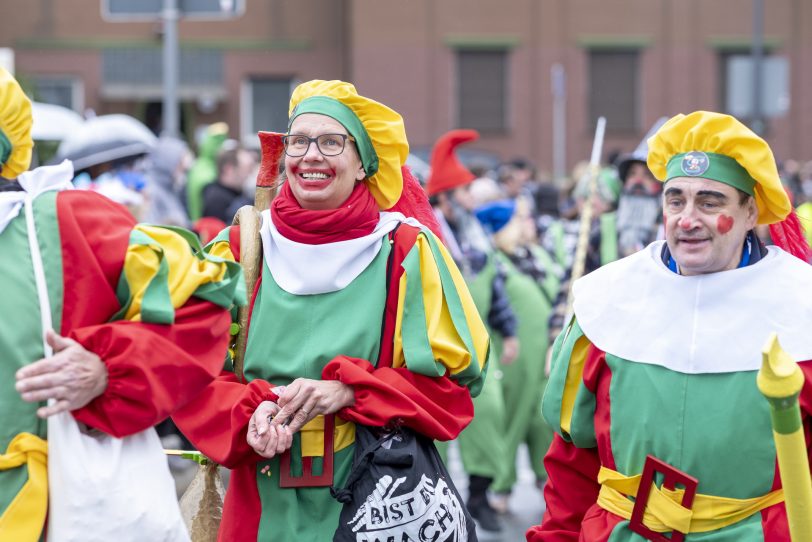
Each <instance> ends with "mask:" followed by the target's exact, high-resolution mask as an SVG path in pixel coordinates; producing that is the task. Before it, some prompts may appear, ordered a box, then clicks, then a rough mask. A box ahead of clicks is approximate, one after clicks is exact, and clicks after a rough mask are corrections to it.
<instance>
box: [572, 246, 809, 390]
mask: <svg viewBox="0 0 812 542" xmlns="http://www.w3.org/2000/svg"><path fill="white" fill-rule="evenodd" d="M664 243H665V241H655V242H654V243H652V244H650V245H649V246H648V247H646V248H645V249H643V250H641V251H640V252H638V253H636V254H633V255H632V256H629V257H627V258H623V259H622V260H619V261H617V262H613V263H611V264H609V265H606V266H604V267H601V268H600V269H598V270H596V271H593V272H592V273H590V274H589V275H586V276H585V277H583V278H581V279H580V280H578V281H576V282H575V284H574V292H573V293H574V295H575V302H574V305H573V308H574V311H575V315H576V318H577V319H578V324H579V325H580V327H581V329H582V330H583V331H584V333H585V334H586V336H587V337H588V338H589V339H590V340H591V341H592V342H593V343H594V344H595V345H596V346H597V347H598V348H600V349H601V350H603V351H605V352H608V353H611V354H614V355H616V356H619V357H621V358H624V359H627V360H630V361H634V362H640V363H648V364H654V365H660V366H662V367H666V368H668V369H672V370H674V371H679V372H682V373H690V374H700V373H728V372H734V371H752V370H757V369H759V368H760V367H761V350H762V348H763V346H764V344H765V342H766V341H767V338H768V337H769V335H770V333H772V332H777V333H778V340H779V342H780V343H781V345H782V346H783V347H784V349H785V350H786V351H787V352H788V353H789V354H790V355H791V356H792V357H793V359H795V360H797V361H803V360H809V359H812V340H810V338H809V337H810V333H811V332H812V296H811V295H810V292H812V266H810V265H807V264H805V263H804V262H802V261H801V260H799V259H797V258H795V257H794V256H791V255H789V254H788V253H786V252H784V251H783V250H781V249H779V248H778V247H774V246H771V247H769V251H768V254H767V255H766V256H765V257H764V258H763V259H762V260H761V261H759V262H758V263H756V264H754V265H751V266H747V267H742V268H739V269H733V270H731V271H724V272H721V273H712V274H708V275H699V276H691V277H686V276H681V275H677V274H676V273H673V272H671V271H670V270H669V269H668V268H666V266H665V265H664V264H663V263H662V260H661V259H660V254H661V251H662V247H663V244H664Z"/></svg>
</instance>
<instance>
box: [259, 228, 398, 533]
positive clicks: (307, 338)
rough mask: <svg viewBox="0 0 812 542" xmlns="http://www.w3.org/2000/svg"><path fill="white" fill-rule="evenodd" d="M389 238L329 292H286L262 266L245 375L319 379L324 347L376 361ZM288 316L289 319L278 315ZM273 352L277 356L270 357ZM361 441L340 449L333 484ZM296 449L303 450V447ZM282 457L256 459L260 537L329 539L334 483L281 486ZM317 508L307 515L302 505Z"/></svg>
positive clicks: (335, 511) (317, 468) (298, 467)
mask: <svg viewBox="0 0 812 542" xmlns="http://www.w3.org/2000/svg"><path fill="white" fill-rule="evenodd" d="M389 251H390V247H389V243H383V244H382V247H381V251H380V252H379V253H378V255H377V257H376V258H375V260H373V262H372V263H371V264H370V265H369V267H367V268H366V269H365V270H364V272H363V273H361V275H359V276H358V278H357V279H355V280H354V281H352V282H351V283H350V284H349V285H348V286H347V287H346V288H344V289H343V290H339V291H337V292H333V293H329V294H319V295H308V296H297V295H293V294H290V293H288V292H285V291H284V290H282V289H281V288H280V287H279V286H278V285H277V284H276V282H275V281H274V279H273V275H272V274H271V272H270V270H269V269H268V266H267V265H264V266H263V271H262V288H261V289H260V291H259V293H258V295H257V298H256V301H255V303H254V310H253V313H252V314H253V316H252V319H251V326H252V329H262V330H263V333H251V334H249V336H248V337H249V339H248V347H247V349H246V359H245V376H246V379H247V380H249V381H250V380H253V379H255V378H262V379H264V380H267V381H269V382H273V383H274V384H277V385H287V384H289V383H290V382H292V381H293V380H294V379H295V378H311V379H315V380H320V379H321V371H322V369H323V368H324V366H325V365H327V363H328V362H329V361H330V360H331V359H332V355H330V354H325V351H326V350H329V351H336V350H334V349H337V351H340V352H345V353H346V355H347V356H351V357H358V358H361V359H368V360H377V359H378V349H379V346H380V344H379V342H380V321H381V315H382V314H383V309H384V304H385V301H386V300H385V295H386V290H385V289H384V288H377V289H374V288H369V287H368V286H369V284H370V281H375V280H376V278H377V277H382V276H385V273H386V262H387V259H388V257H389ZM280 314H284V315H286V316H285V325H279V320H278V315H280ZM268 353H273V359H270V360H269V359H268V358H267V355H268ZM354 449H355V445H354V444H351V445H350V446H348V447H347V448H344V449H343V450H340V451H338V452H336V454H335V458H334V461H335V464H334V484H335V485H336V487H343V486H344V484H345V481H346V479H347V475H348V474H349V471H350V467H351V466H352V458H353V451H354ZM297 452H298V453H297ZM321 464H322V458H314V460H313V467H314V474H321ZM291 469H292V471H293V473H294V474H295V475H301V472H302V464H301V436H300V434H299V433H297V434H296V435H295V436H294V444H293V451H292V452H291ZM278 473H279V458H278V457H275V458H273V459H270V460H265V461H260V462H259V463H257V465H256V475H257V489H258V490H259V497H260V500H261V501H262V517H261V519H260V524H259V536H258V540H272V539H273V540H297V539H311V538H312V539H313V540H316V539H318V540H329V539H330V538H331V537H332V534H333V532H334V531H335V529H336V525H337V524H338V517H339V514H340V512H341V503H339V502H338V501H336V500H335V499H334V498H333V497H332V496H331V495H330V488H329V487H302V488H280V487H279V481H278ZM305 509H307V510H310V511H312V513H303V512H304V510H305Z"/></svg>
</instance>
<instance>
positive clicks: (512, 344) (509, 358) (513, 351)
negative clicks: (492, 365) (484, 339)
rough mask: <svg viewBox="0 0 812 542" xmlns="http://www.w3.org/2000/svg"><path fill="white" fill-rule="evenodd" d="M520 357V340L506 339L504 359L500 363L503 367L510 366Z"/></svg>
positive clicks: (503, 346)
mask: <svg viewBox="0 0 812 542" xmlns="http://www.w3.org/2000/svg"><path fill="white" fill-rule="evenodd" d="M517 357H519V339H517V338H516V337H505V338H504V340H503V341H502V357H501V358H499V362H500V363H501V364H502V365H510V364H511V363H513V362H514V361H516V358H517Z"/></svg>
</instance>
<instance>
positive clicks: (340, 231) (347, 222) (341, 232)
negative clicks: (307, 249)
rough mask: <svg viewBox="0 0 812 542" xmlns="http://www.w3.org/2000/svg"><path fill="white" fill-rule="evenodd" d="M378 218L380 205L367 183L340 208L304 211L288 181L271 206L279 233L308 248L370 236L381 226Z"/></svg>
mask: <svg viewBox="0 0 812 542" xmlns="http://www.w3.org/2000/svg"><path fill="white" fill-rule="evenodd" d="M378 217H379V215H378V204H377V203H376V202H375V198H373V197H372V194H371V193H370V191H369V189H367V186H366V184H365V183H358V184H356V185H355V188H354V189H353V191H352V194H350V197H349V198H347V201H345V202H344V203H343V204H341V206H340V207H338V208H337V209H326V210H323V211H310V210H308V209H302V206H301V205H299V202H298V201H296V198H295V197H294V196H293V191H292V190H291V189H290V184H289V183H287V182H286V183H285V184H283V185H282V190H281V191H280V193H279V195H278V196H277V197H276V198H275V199H274V200H273V203H272V204H271V220H272V221H273V225H274V226H276V229H277V230H279V233H281V234H282V235H283V236H284V237H285V238H286V239H290V240H291V241H295V242H297V243H305V244H308V245H323V244H325V243H335V242H336V241H348V240H350V239H357V238H359V237H363V236H365V235H369V234H370V233H372V231H373V230H374V229H375V226H376V225H377V224H378Z"/></svg>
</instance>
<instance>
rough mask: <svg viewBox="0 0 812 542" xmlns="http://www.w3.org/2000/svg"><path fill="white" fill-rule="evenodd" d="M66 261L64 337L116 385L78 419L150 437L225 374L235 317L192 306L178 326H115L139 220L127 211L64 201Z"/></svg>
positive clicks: (101, 200)
mask: <svg viewBox="0 0 812 542" xmlns="http://www.w3.org/2000/svg"><path fill="white" fill-rule="evenodd" d="M57 219H58V221H59V232H60V242H61V245H62V261H63V291H64V295H63V310H62V324H61V328H60V332H61V334H62V335H66V336H68V337H71V338H73V339H75V340H76V341H77V342H79V343H80V344H81V345H82V346H84V347H85V348H86V349H88V350H90V351H92V352H94V353H96V354H97V355H98V356H99V357H101V358H102V360H103V361H104V363H105V364H106V365H107V369H108V385H107V389H106V390H105V391H104V393H103V394H102V395H100V396H99V397H97V398H96V399H94V400H93V401H91V402H90V403H89V404H88V405H86V406H85V407H83V408H80V409H78V410H76V411H74V412H73V415H74V417H75V418H76V419H77V420H79V421H81V422H84V423H86V424H88V425H90V426H92V427H96V428H98V429H101V430H103V431H105V432H106V433H109V434H112V435H114V436H124V435H129V434H133V433H136V432H138V431H142V430H144V429H146V428H147V427H151V426H153V425H155V424H156V423H158V422H159V421H161V420H162V419H164V418H166V417H167V416H168V415H169V413H170V412H172V411H173V410H174V409H175V408H177V407H178V406H179V405H182V404H184V403H185V402H187V401H189V399H190V398H192V397H194V396H195V395H197V394H198V393H199V392H200V391H201V390H202V389H203V388H204V387H205V386H206V385H207V384H208V383H209V382H211V380H212V379H213V378H214V376H215V375H217V373H218V372H219V370H220V369H221V368H222V366H223V359H224V356H225V351H226V348H227V343H228V326H229V324H230V319H229V315H228V312H227V311H225V310H224V309H222V308H219V307H217V306H216V305H214V304H212V303H209V302H206V301H201V300H195V299H192V300H190V301H189V303H187V304H186V305H185V306H183V307H181V308H179V309H178V310H177V311H176V314H175V323H174V324H173V325H169V326H167V325H158V324H144V323H140V322H124V321H121V322H109V323H108V321H109V319H110V318H111V317H112V315H113V314H115V312H116V311H118V310H119V308H120V307H119V302H118V299H117V297H116V286H117V284H118V280H119V276H120V275H121V271H122V267H123V265H124V256H125V254H126V251H127V247H128V245H129V238H130V232H131V231H132V228H133V227H134V226H135V220H134V219H133V218H132V216H131V215H130V214H129V212H128V211H127V210H126V209H125V208H124V207H122V206H120V205H118V204H117V203H114V202H112V201H110V200H108V199H107V198H105V197H103V196H100V195H98V194H95V193H93V192H88V191H84V190H76V191H66V192H61V193H60V194H59V195H58V196H57Z"/></svg>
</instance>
